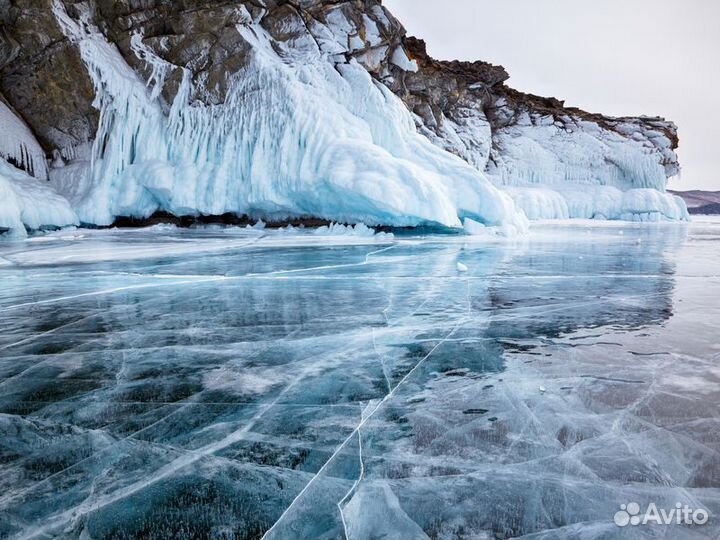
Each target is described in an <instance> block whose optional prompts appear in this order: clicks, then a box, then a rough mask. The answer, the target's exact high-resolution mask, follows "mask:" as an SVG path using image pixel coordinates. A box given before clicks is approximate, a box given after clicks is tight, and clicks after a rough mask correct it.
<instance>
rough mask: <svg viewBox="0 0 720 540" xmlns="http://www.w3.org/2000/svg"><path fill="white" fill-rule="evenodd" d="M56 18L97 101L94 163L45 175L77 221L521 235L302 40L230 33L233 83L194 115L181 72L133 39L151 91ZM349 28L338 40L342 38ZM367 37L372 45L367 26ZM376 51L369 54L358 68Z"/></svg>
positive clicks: (391, 107) (250, 31)
mask: <svg viewBox="0 0 720 540" xmlns="http://www.w3.org/2000/svg"><path fill="white" fill-rule="evenodd" d="M54 12H55V14H56V17H57V19H58V21H59V23H60V25H61V27H62V29H63V31H64V32H65V34H66V35H68V36H69V37H70V39H72V40H73V41H74V42H75V43H77V45H78V47H79V49H80V52H81V55H82V58H83V60H84V62H85V64H86V65H87V67H88V72H89V74H90V76H91V78H92V79H93V82H94V85H95V89H96V92H97V94H98V97H97V100H96V103H95V104H96V106H97V107H98V108H99V109H100V118H101V122H100V126H99V130H98V135H97V138H96V142H95V147H94V148H93V154H92V156H91V161H90V163H89V164H87V163H86V164H84V165H83V166H82V168H81V169H80V170H76V171H73V172H74V174H75V175H76V176H77V177H78V178H77V180H76V181H74V182H71V181H68V178H67V177H68V171H67V168H65V169H61V170H60V171H61V172H60V173H57V174H58V175H59V177H60V178H55V181H56V183H57V185H58V186H60V187H62V188H63V191H64V192H65V189H66V188H68V187H70V186H72V189H68V191H67V192H66V193H67V196H68V198H69V199H71V200H72V202H73V204H74V206H75V208H76V209H77V212H78V214H79V216H80V219H81V220H82V221H83V222H86V223H93V224H100V225H107V224H110V223H112V222H113V220H114V218H115V217H116V216H136V217H146V216H148V215H150V214H152V213H153V212H155V211H157V210H166V211H168V212H171V213H173V214H176V215H188V214H190V215H192V214H198V213H199V214H206V215H221V214H224V213H227V212H234V213H236V214H241V215H242V214H247V215H250V216H254V217H263V218H284V217H289V216H308V215H310V216H316V217H323V218H326V219H329V220H334V221H338V222H343V223H364V224H365V225H376V224H384V225H396V226H413V225H421V224H440V225H444V226H448V227H456V228H461V219H462V218H463V217H471V218H473V219H475V220H477V221H479V222H482V223H484V224H486V225H491V226H501V227H503V228H504V229H506V230H508V229H515V230H524V229H525V228H526V220H525V218H524V216H523V215H522V213H520V212H518V211H517V210H516V209H515V207H514V204H513V202H512V200H511V199H510V198H509V197H508V196H507V195H506V194H504V193H502V192H501V191H500V190H498V189H496V188H495V187H493V186H492V184H490V182H489V181H488V180H487V178H486V177H485V176H484V175H483V174H482V173H481V172H479V171H477V170H476V169H474V168H473V167H471V166H470V165H468V164H467V163H465V162H464V161H463V160H461V159H460V158H458V157H456V156H454V155H451V154H450V153H448V152H445V151H443V150H441V149H439V148H437V147H436V146H434V145H433V144H432V143H430V142H429V141H428V140H427V139H426V138H425V137H423V136H422V135H420V134H418V133H417V132H416V130H415V126H414V122H413V119H412V116H411V114H410V113H409V112H408V110H407V109H406V108H405V106H404V105H403V103H402V102H401V101H400V99H399V98H397V97H396V96H395V95H394V94H392V93H391V92H390V91H389V90H388V89H387V88H386V87H385V86H383V85H381V84H379V83H377V82H375V81H374V80H373V79H372V77H371V76H370V74H369V73H368V72H367V70H366V69H365V68H364V67H362V66H361V65H360V64H359V63H358V62H357V61H355V60H351V61H349V62H345V61H343V63H339V64H335V63H334V62H333V61H332V59H331V57H330V56H329V55H328V53H327V52H325V51H323V50H322V49H321V48H319V47H318V45H317V44H316V42H315V40H313V39H312V36H310V35H309V34H308V35H307V36H306V38H307V39H305V40H304V41H303V42H302V43H291V44H290V45H288V44H285V43H280V42H275V41H274V40H273V39H272V38H271V36H270V35H269V34H268V33H267V32H266V31H265V30H264V29H263V27H262V26H261V25H259V24H254V23H251V22H248V23H247V25H239V26H238V28H237V31H238V32H239V33H240V35H241V36H242V37H243V38H244V39H245V40H246V41H247V42H248V44H249V45H250V46H251V48H252V52H251V53H250V58H249V61H248V62H249V63H248V65H247V67H245V68H243V70H242V71H241V72H240V73H238V74H237V76H236V77H234V78H233V79H232V80H230V81H229V84H230V90H229V92H228V95H227V97H226V99H225V103H224V104H223V105H221V106H203V105H201V104H197V103H191V96H192V95H194V90H195V88H194V87H193V82H192V80H191V76H190V73H189V72H188V71H187V70H185V69H184V68H179V67H177V66H173V65H170V64H168V63H166V62H165V61H164V60H162V59H160V58H158V57H157V56H156V55H155V54H154V53H153V52H152V51H151V50H150V49H148V48H147V47H146V46H145V44H144V43H143V41H142V36H140V35H135V36H134V37H133V39H132V42H131V48H132V50H133V51H134V53H135V54H136V55H137V56H138V57H139V58H140V59H141V60H142V61H144V62H145V63H146V65H147V66H148V68H149V71H151V76H150V78H149V80H148V81H147V82H146V81H141V80H140V78H139V77H138V76H137V74H136V73H135V71H133V70H132V69H131V68H130V67H129V66H128V65H127V64H126V63H125V60H124V59H123V57H122V56H121V55H120V53H119V52H118V50H117V49H116V48H115V46H114V45H111V44H109V43H108V42H107V41H106V40H105V38H104V37H103V36H102V34H101V33H100V32H99V31H98V30H97V29H94V28H93V27H92V26H91V25H90V24H87V23H86V22H83V21H76V20H74V19H72V18H71V17H70V16H69V15H68V14H67V13H66V12H65V10H64V8H63V7H62V5H61V3H59V2H55V3H54ZM332 13H334V12H332ZM341 15H342V13H341V12H340V11H339V10H338V11H337V17H340V16H341ZM317 24H320V23H316V25H317ZM338 24H339V23H338ZM367 24H368V23H367V21H366V25H367ZM347 26H348V27H347V28H344V29H343V28H342V25H339V26H338V30H337V31H338V32H340V31H341V30H342V32H341V33H345V32H347V33H349V32H352V28H351V27H350V26H349V23H348V25H347ZM367 30H368V31H367V35H366V36H365V37H366V40H367V41H368V42H369V43H370V44H371V45H375V43H374V42H375V41H377V40H378V39H379V34H378V31H377V29H376V28H375V27H374V25H372V27H368V29H367ZM328 34H329V35H332V34H331V33H330V32H328ZM345 35H346V37H347V34H345ZM298 39H300V38H298ZM338 39H341V38H340V37H338ZM343 39H344V38H343ZM341 40H342V39H341ZM345 46H346V45H345ZM384 49H387V47H386V46H378V47H375V48H372V49H368V50H367V51H366V53H365V58H364V61H365V63H366V64H367V63H372V62H373V61H374V60H373V56H374V55H375V56H377V57H378V59H379V58H380V56H382V57H384V56H385V53H386V52H387V51H385V50H384ZM171 74H174V75H178V74H180V75H182V80H183V83H182V85H181V87H180V90H179V92H178V94H177V96H176V98H175V99H174V102H173V104H172V107H171V110H170V112H169V114H166V113H165V111H164V110H163V108H162V106H161V103H160V101H159V96H160V92H161V90H162V88H163V84H164V81H165V80H166V79H167V77H169V76H170V75H171Z"/></svg>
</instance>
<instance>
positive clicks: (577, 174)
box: [488, 116, 667, 190]
mask: <svg viewBox="0 0 720 540" xmlns="http://www.w3.org/2000/svg"><path fill="white" fill-rule="evenodd" d="M548 122H551V123H547V122H545V123H543V120H542V118H534V119H531V118H530V117H529V116H526V117H525V119H524V120H523V119H521V120H520V121H518V123H517V124H514V125H512V126H510V127H507V128H503V129H500V130H498V131H496V132H495V134H494V142H495V146H496V148H497V151H496V152H495V153H494V154H493V156H492V160H491V161H490V163H489V166H488V174H490V176H491V177H492V178H493V180H494V181H496V183H498V184H502V185H512V186H517V185H520V186H522V185H533V184H537V185H541V186H544V187H552V186H557V185H560V186H562V185H573V184H590V185H605V186H614V187H617V188H619V189H622V190H628V189H633V188H652V189H656V190H664V189H665V185H666V183H667V175H666V170H665V167H664V165H663V163H662V161H661V160H660V159H659V154H658V153H657V151H656V149H655V147H654V146H653V145H652V144H650V143H649V142H646V141H636V140H634V139H628V138H625V137H624V136H622V135H621V134H619V133H617V132H615V131H609V130H605V129H602V128H600V127H598V126H597V125H595V124H592V123H590V122H584V123H583V122H581V123H579V124H577V126H576V127H575V129H570V130H569V129H568V128H567V127H566V125H564V124H563V125H555V124H554V123H552V119H549V120H548Z"/></svg>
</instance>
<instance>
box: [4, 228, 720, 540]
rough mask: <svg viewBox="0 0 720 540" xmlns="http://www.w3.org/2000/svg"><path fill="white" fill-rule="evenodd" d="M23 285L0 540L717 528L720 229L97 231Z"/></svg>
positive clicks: (698, 535) (62, 236)
mask: <svg viewBox="0 0 720 540" xmlns="http://www.w3.org/2000/svg"><path fill="white" fill-rule="evenodd" d="M458 263H461V264H463V265H465V266H466V267H467V269H468V271H467V272H460V271H459V270H458ZM0 283H1V284H2V287H0V330H1V331H0V538H13V539H16V538H17V539H20V538H23V539H25V538H27V539H29V538H37V539H49V538H63V539H71V538H72V539H75V538H79V539H83V540H90V539H94V540H100V539H102V540H105V539H117V540H137V539H152V540H171V539H182V540H189V539H205V538H207V539H223V540H231V539H232V540H240V539H252V538H260V537H263V535H264V537H265V538H267V539H281V540H323V539H343V538H349V539H353V540H355V539H357V540H360V539H363V540H375V539H378V540H379V539H385V540H416V539H417V540H419V539H427V538H432V539H442V540H451V539H452V540H455V539H458V540H459V539H462V540H485V539H496V538H497V539H505V538H526V539H531V538H532V539H546V540H557V539H564V538H567V539H582V540H585V539H608V540H612V539H615V538H621V539H622V538H653V539H659V538H668V539H670V538H672V539H674V540H682V539H687V540H691V539H692V540H696V539H712V540H715V539H716V538H718V536H719V535H720V532H719V531H720V339H719V337H718V336H719V334H720V222H718V221H712V220H709V219H705V220H703V218H698V221H696V223H694V224H692V225H689V226H684V225H631V224H627V223H616V224H608V225H604V226H600V225H597V224H589V223H584V222H579V223H576V224H574V225H572V226H566V227H560V226H558V225H553V224H536V225H534V227H533V230H532V232H531V233H530V235H529V236H527V237H525V238H521V239H514V240H513V239H511V240H488V239H482V238H481V239H473V238H468V237H464V236H428V237H422V238H421V237H416V236H395V237H394V238H393V237H388V236H381V237H375V238H373V237H369V238H365V237H342V236H335V237H323V236H318V235H315V234H312V233H311V232H299V233H293V234H290V233H284V232H273V231H263V230H242V229H227V230H223V229H205V230H187V229H185V230H178V229H173V228H163V227H157V228H154V229H151V230H123V231H81V230H80V231H72V232H62V233H55V234H52V235H49V236H46V237H39V238H34V239H31V240H29V241H24V242H8V243H3V244H0ZM630 503H637V504H638V505H639V506H640V507H641V508H642V509H643V512H644V510H645V508H646V507H647V506H648V505H650V503H655V504H656V505H657V507H658V508H662V509H667V510H671V509H674V508H675V505H676V503H681V504H682V505H688V506H689V507H691V508H692V509H695V510H698V509H700V510H702V511H704V512H707V514H708V515H709V521H708V523H707V524H705V525H702V526H701V525H697V524H696V525H677V524H671V525H658V524H651V523H649V524H646V525H642V524H640V525H637V526H635V525H628V526H626V527H619V526H618V525H616V523H615V522H614V520H613V518H614V516H615V514H616V513H617V512H618V511H620V510H621V505H627V504H630Z"/></svg>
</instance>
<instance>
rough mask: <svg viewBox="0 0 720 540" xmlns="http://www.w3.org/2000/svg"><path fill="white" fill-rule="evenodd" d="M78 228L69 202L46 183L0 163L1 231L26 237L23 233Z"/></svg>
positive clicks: (7, 164) (0, 161)
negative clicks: (27, 230) (47, 228)
mask: <svg viewBox="0 0 720 540" xmlns="http://www.w3.org/2000/svg"><path fill="white" fill-rule="evenodd" d="M78 224H79V221H78V217H77V215H75V212H73V210H72V208H70V204H69V203H68V201H67V200H66V199H65V198H63V197H62V196H60V195H58V194H57V193H56V192H55V191H54V190H53V189H52V188H51V186H50V184H49V183H48V182H46V181H42V180H38V179H37V178H33V177H32V176H30V175H28V174H27V173H26V172H25V171H22V170H20V169H17V168H15V167H13V166H12V165H10V164H9V163H7V162H6V161H4V160H2V159H0V230H5V231H9V233H10V234H11V235H14V236H25V234H26V229H41V228H45V227H65V226H68V225H78Z"/></svg>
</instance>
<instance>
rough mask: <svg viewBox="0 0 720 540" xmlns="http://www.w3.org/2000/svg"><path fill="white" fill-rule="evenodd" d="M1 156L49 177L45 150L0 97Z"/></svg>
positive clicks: (40, 176) (41, 175)
mask: <svg viewBox="0 0 720 540" xmlns="http://www.w3.org/2000/svg"><path fill="white" fill-rule="evenodd" d="M0 126H1V127H2V129H0V158H1V159H4V160H9V161H12V162H14V163H15V164H17V165H18V167H21V168H23V169H25V170H27V171H28V172H29V173H30V174H32V175H33V176H36V177H37V178H43V179H44V178H47V163H46V161H45V152H43V150H42V148H40V145H39V144H38V142H37V141H36V140H35V137H34V136H33V134H32V132H31V131H30V128H28V127H27V126H26V125H25V122H23V121H22V120H21V119H20V118H18V116H17V115H16V114H15V113H14V112H13V111H12V109H10V107H8V106H7V105H6V104H5V103H4V102H3V101H2V99H0Z"/></svg>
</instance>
